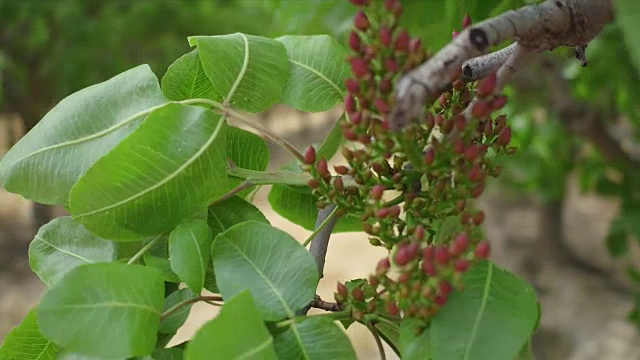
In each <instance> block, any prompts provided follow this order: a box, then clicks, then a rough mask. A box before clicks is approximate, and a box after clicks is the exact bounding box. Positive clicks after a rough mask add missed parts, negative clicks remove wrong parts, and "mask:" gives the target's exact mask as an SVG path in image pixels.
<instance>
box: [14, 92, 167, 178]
mask: <svg viewBox="0 0 640 360" xmlns="http://www.w3.org/2000/svg"><path fill="white" fill-rule="evenodd" d="M167 104H169V102H165V103H162V104H160V105H156V106H152V107H150V108H148V109H145V110H142V111H139V112H137V113H135V114H133V115H131V116H129V117H128V118H126V119H124V120H123V121H122V122H120V123H117V124H115V125H112V126H111V127H108V128H106V129H104V130H101V131H98V132H97V133H94V134H91V135H88V136H84V137H80V138H77V139H74V140H69V141H64V142H61V143H58V144H54V145H49V146H45V147H43V148H40V149H38V150H36V151H33V152H31V153H28V154H26V155H23V156H21V157H19V158H18V159H16V160H15V161H14V162H12V163H10V164H9V165H6V167H5V170H6V169H9V168H11V167H13V166H14V165H16V164H17V163H19V162H21V161H23V160H24V159H27V158H29V157H31V156H35V155H37V154H40V153H43V152H46V151H49V150H54V149H57V148H61V147H65V146H71V145H75V144H80V143H83V142H87V141H90V140H93V139H97V138H99V137H102V136H105V135H108V134H110V133H112V132H114V131H116V130H118V129H120V128H121V127H123V126H125V125H128V124H129V123H131V122H133V121H134V120H136V119H138V118H139V117H142V116H145V115H147V114H149V113H151V112H153V111H154V110H157V109H159V108H161V107H163V106H165V105H167Z"/></svg>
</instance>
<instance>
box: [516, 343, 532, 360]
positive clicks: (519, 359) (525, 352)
mask: <svg viewBox="0 0 640 360" xmlns="http://www.w3.org/2000/svg"><path fill="white" fill-rule="evenodd" d="M514 360H534V356H533V348H532V347H531V340H529V341H527V343H526V344H524V346H523V347H522V349H520V352H519V353H518V355H516V357H515V358H514Z"/></svg>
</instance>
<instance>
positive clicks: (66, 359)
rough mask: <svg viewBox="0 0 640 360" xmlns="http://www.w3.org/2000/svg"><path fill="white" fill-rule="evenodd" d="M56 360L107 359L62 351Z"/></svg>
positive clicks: (120, 359) (122, 359)
mask: <svg viewBox="0 0 640 360" xmlns="http://www.w3.org/2000/svg"><path fill="white" fill-rule="evenodd" d="M143 359H145V360H146V357H143ZM56 360H105V359H104V358H101V357H96V356H87V355H82V354H78V353H75V352H71V351H66V350H60V352H59V353H58V354H57V356H56ZM117 360H127V359H126V358H124V357H122V358H119V359H117ZM136 360H141V359H140V358H138V359H136Z"/></svg>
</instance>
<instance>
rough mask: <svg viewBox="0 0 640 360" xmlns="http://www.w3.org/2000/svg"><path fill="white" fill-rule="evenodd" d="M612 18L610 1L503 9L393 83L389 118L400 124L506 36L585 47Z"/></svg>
mask: <svg viewBox="0 0 640 360" xmlns="http://www.w3.org/2000/svg"><path fill="white" fill-rule="evenodd" d="M613 19H614V10H613V5H612V0H547V1H545V2H544V3H542V4H536V5H529V6H525V7H522V8H520V9H518V10H513V11H508V12H506V13H504V14H502V15H500V16H497V17H494V18H491V19H488V20H485V21H482V22H480V23H478V24H476V25H475V26H472V27H470V28H468V29H465V30H464V31H462V32H461V33H460V34H459V35H458V36H457V37H456V38H455V39H453V40H452V41H451V42H450V43H449V44H448V45H446V46H445V47H444V48H442V49H441V50H440V51H439V52H438V53H436V54H435V55H434V56H433V57H431V58H429V59H428V60H427V61H426V62H425V63H424V64H422V65H420V66H418V67H417V68H415V69H414V70H412V71H411V72H409V73H408V74H406V75H405V76H404V77H402V78H401V79H400V81H398V84H397V90H396V103H395V105H394V108H393V110H392V112H391V115H390V118H389V121H390V125H391V129H392V130H395V131H397V130H400V129H402V128H404V127H405V126H406V125H407V124H408V123H409V122H410V121H411V120H412V119H415V118H416V117H417V116H418V115H419V114H420V112H421V110H422V108H423V107H424V105H425V104H427V103H428V104H430V103H432V102H433V101H434V100H435V99H437V98H438V96H440V94H441V93H442V91H443V90H445V89H447V87H448V83H449V82H451V80H452V79H454V78H456V77H457V76H458V75H459V74H460V72H461V71H462V69H461V67H462V65H463V64H464V63H465V61H467V60H469V59H472V58H474V57H477V56H480V55H483V54H485V52H486V51H487V50H488V49H489V48H490V47H492V46H495V45H498V44H499V43H501V42H502V41H505V40H516V41H517V42H518V43H519V44H520V45H521V46H522V47H523V48H525V49H527V51H531V52H535V53H540V52H542V51H545V50H549V49H553V48H556V47H558V46H586V44H588V43H589V41H591V40H592V39H593V38H594V37H595V36H596V35H597V34H598V33H599V32H600V30H601V29H602V27H603V26H604V25H605V24H607V23H609V22H611V21H612V20H613Z"/></svg>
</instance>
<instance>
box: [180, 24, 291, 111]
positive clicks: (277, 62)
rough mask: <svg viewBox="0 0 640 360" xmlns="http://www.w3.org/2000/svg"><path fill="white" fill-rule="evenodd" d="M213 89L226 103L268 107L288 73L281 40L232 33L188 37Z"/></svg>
mask: <svg viewBox="0 0 640 360" xmlns="http://www.w3.org/2000/svg"><path fill="white" fill-rule="evenodd" d="M189 44H190V45H191V46H197V47H198V51H199V54H200V62H201V63H202V68H203V69H204V72H205V74H207V76H208V77H209V79H210V80H211V83H212V84H213V88H214V91H215V92H216V93H217V94H219V95H221V97H222V98H223V99H225V101H226V102H228V103H230V104H231V105H233V106H235V107H237V108H240V109H242V110H246V111H249V112H260V111H264V110H266V109H268V108H269V107H271V106H272V105H274V104H275V103H277V102H278V100H280V97H281V96H282V87H283V86H284V82H285V81H286V80H287V76H288V74H289V64H288V62H287V52H286V50H285V48H284V46H283V45H282V43H281V42H279V41H277V40H273V39H268V38H264V37H260V36H254V35H245V34H241V33H235V34H230V35H219V36H191V37H189Z"/></svg>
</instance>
